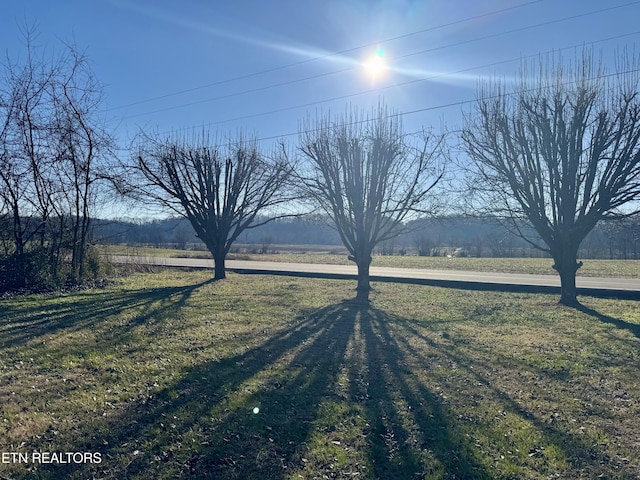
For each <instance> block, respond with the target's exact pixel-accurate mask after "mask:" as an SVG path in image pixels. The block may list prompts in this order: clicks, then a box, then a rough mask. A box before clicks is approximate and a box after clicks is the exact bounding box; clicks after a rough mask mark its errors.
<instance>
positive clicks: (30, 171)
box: [0, 28, 113, 287]
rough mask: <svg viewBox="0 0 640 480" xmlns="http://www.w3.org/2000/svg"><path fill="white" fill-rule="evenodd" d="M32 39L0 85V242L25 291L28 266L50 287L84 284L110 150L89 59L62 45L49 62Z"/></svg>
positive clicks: (29, 34) (8, 64)
mask: <svg viewBox="0 0 640 480" xmlns="http://www.w3.org/2000/svg"><path fill="white" fill-rule="evenodd" d="M35 36H36V35H35V29H33V28H27V29H25V31H24V38H25V41H26V49H25V55H24V57H23V60H22V61H20V60H19V59H12V58H7V59H6V61H5V63H4V65H3V66H4V69H3V73H4V77H3V78H2V80H0V122H1V126H0V208H1V209H2V210H1V211H0V215H2V216H3V217H4V218H5V219H9V218H10V219H11V220H10V221H8V222H6V224H7V225H8V229H9V230H10V232H11V234H10V235H3V240H5V241H6V240H8V238H7V237H11V243H12V249H11V253H10V255H9V260H10V262H9V263H8V264H10V265H11V266H10V268H9V270H8V271H7V273H8V274H9V275H11V276H14V277H15V278H14V280H15V286H17V287H24V286H27V283H28V282H27V280H28V279H27V278H26V276H27V269H28V268H27V267H28V265H27V264H28V263H29V262H30V263H31V264H32V267H33V266H34V265H33V264H38V265H37V268H38V269H39V270H40V271H41V276H46V277H48V278H49V282H48V283H51V284H52V285H51V286H54V285H56V284H59V283H77V282H80V281H82V280H83V279H84V277H85V270H86V263H85V257H86V248H87V244H88V242H89V237H90V220H91V216H90V210H91V209H92V208H93V207H94V206H95V199H96V193H97V187H96V182H98V180H99V179H100V178H102V177H103V176H104V174H105V170H107V167H106V165H105V163H106V159H107V158H109V157H110V156H111V154H112V147H113V138H112V136H111V135H110V134H109V133H108V132H107V130H106V128H105V124H104V122H103V120H102V118H101V117H100V115H99V114H98V112H99V108H100V105H101V101H102V89H101V85H100V84H99V83H98V82H97V80H96V79H95V77H94V75H93V73H92V71H91V69H90V66H89V61H88V59H87V58H86V56H85V55H84V54H83V53H82V52H81V51H79V50H78V49H77V47H76V46H74V45H64V48H63V50H62V52H61V54H59V55H57V56H50V57H49V56H47V55H45V52H44V50H40V49H38V48H36V47H35V45H34V44H33V39H34V38H35ZM5 250H8V249H7V248H5ZM34 255H37V256H38V258H33V259H31V260H29V257H32V256H34ZM67 258H68V259H70V265H67V262H66V259H67ZM45 265H46V266H47V268H46V269H47V270H48V271H46V272H45V271H43V270H45V268H44V266H45ZM41 280H42V278H41V279H40V280H37V279H31V280H30V281H31V283H33V282H35V283H38V282H41ZM33 286H35V287H42V286H43V285H33Z"/></svg>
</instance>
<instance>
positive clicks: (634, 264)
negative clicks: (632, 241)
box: [99, 245, 640, 278]
mask: <svg viewBox="0 0 640 480" xmlns="http://www.w3.org/2000/svg"><path fill="white" fill-rule="evenodd" d="M99 252H101V253H103V254H105V255H141V256H149V257H195V258H211V255H209V253H208V252H206V251H194V250H171V249H164V248H135V247H126V246H119V245H101V246H99ZM227 258H228V259H229V260H258V261H265V262H290V263H324V264H329V265H353V262H351V261H349V260H348V259H347V255H334V254H316V253H279V254H230V255H228V257H227ZM372 265H373V266H376V267H396V268H426V269H433V270H462V271H471V272H501V273H530V274H540V275H557V274H558V273H557V272H556V271H555V270H554V269H553V268H552V267H551V266H552V265H553V260H552V259H550V258H460V257H454V258H448V257H416V256H382V255H375V256H374V257H373V263H372ZM578 276H587V277H613V278H640V260H599V259H598V260H596V259H586V260H584V265H583V266H582V268H580V269H579V270H578Z"/></svg>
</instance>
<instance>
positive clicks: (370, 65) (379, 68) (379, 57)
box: [364, 48, 387, 79]
mask: <svg viewBox="0 0 640 480" xmlns="http://www.w3.org/2000/svg"><path fill="white" fill-rule="evenodd" d="M364 68H365V70H366V71H367V73H368V74H369V76H370V77H371V78H372V79H376V78H378V77H379V76H381V75H382V74H383V73H384V72H385V71H386V70H387V64H386V62H385V60H384V50H383V49H381V48H379V49H378V50H376V51H375V53H374V54H373V55H371V56H370V57H369V58H368V59H367V60H366V61H365V62H364Z"/></svg>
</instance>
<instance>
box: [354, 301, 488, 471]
mask: <svg viewBox="0 0 640 480" xmlns="http://www.w3.org/2000/svg"><path fill="white" fill-rule="evenodd" d="M361 314H362V315H361V328H362V332H363V336H364V339H365V342H366V359H367V370H368V376H369V382H368V384H369V400H368V402H367V407H368V410H369V419H370V422H371V423H372V425H373V427H372V432H371V442H372V448H371V452H370V455H371V462H372V464H373V471H374V474H375V477H376V478H380V479H402V478H407V477H406V475H407V474H408V473H411V474H412V475H420V478H423V477H425V476H433V477H430V478H443V477H444V478H473V479H488V478H491V477H490V475H489V473H488V472H487V471H486V470H485V468H484V467H483V466H482V465H481V464H479V463H478V462H477V461H476V460H475V458H474V455H473V452H472V450H471V445H470V444H469V442H468V441H467V440H466V439H464V438H462V437H461V436H458V435H456V432H455V429H454V426H453V424H454V420H453V417H454V414H453V413H452V412H451V411H450V410H449V408H448V407H447V406H446V405H443V404H442V402H441V400H440V398H439V397H438V395H437V394H435V393H434V392H433V391H431V390H429V389H428V388H427V387H426V386H425V385H424V384H423V383H422V382H420V381H419V380H416V379H412V378H411V377H412V372H411V371H410V368H409V366H408V362H407V361H408V358H407V355H408V354H409V351H408V350H407V349H406V346H401V345H400V344H399V342H398V340H397V339H396V335H394V334H393V333H392V331H391V330H390V323H393V321H394V319H392V318H391V317H389V316H388V315H387V314H386V313H385V312H383V311H381V310H378V309H375V308H371V307H368V308H367V307H363V309H362V311H361ZM413 354H414V355H416V354H417V352H413ZM401 406H404V407H401ZM401 409H402V410H404V411H402V412H401V411H400V410H401ZM407 418H411V422H412V423H413V426H410V425H408V424H407ZM434 460H435V461H434ZM427 468H428V469H429V470H428V471H427V470H426V469H427Z"/></svg>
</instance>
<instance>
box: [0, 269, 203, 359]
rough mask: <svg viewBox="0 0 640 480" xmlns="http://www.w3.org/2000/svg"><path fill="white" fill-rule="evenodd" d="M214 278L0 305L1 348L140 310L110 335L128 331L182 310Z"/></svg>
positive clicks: (88, 292)
mask: <svg viewBox="0 0 640 480" xmlns="http://www.w3.org/2000/svg"><path fill="white" fill-rule="evenodd" d="M212 281H213V280H206V281H203V282H200V283H196V284H193V285H186V286H177V287H159V288H144V289H137V290H127V291H114V290H108V291H100V292H95V291H84V292H78V293H75V294H73V296H74V298H75V300H74V301H73V302H69V301H64V302H58V301H56V297H55V296H50V297H43V301H42V302H39V303H38V304H37V305H34V304H32V303H30V304H27V305H25V306H23V307H21V306H18V307H6V306H0V348H10V347H19V346H20V345H23V344H25V343H26V342H28V341H30V340H34V339H38V338H45V337H46V336H49V335H53V334H55V333H57V332H59V331H63V330H64V331H66V332H73V331H76V330H81V329H84V328H87V327H89V326H92V325H96V326H97V325H100V324H101V323H102V322H104V321H105V320H106V319H107V318H109V317H112V316H116V315H120V314H122V313H123V312H125V311H136V312H137V313H136V315H135V317H133V318H132V319H131V321H130V322H128V323H127V324H126V326H123V328H120V329H116V331H113V330H112V331H111V332H110V335H109V337H112V336H113V335H117V334H124V333H125V332H126V331H128V330H130V329H132V328H134V327H135V326H137V325H142V324H149V323H153V322H154V321H156V320H157V319H162V318H163V317H164V315H165V314H166V313H167V312H168V311H176V310H179V309H180V308H182V307H183V306H184V304H185V303H186V302H187V300H188V299H189V298H190V297H191V295H192V294H193V293H194V292H195V291H196V290H197V289H199V288H201V287H203V286H204V285H206V284H208V283H211V282H212Z"/></svg>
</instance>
